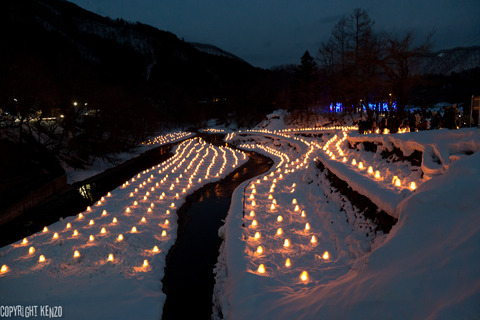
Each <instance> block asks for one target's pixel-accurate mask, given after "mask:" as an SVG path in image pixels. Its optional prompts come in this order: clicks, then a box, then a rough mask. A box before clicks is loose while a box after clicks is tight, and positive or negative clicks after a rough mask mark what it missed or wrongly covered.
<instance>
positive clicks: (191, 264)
mask: <svg viewBox="0 0 480 320" xmlns="http://www.w3.org/2000/svg"><path fill="white" fill-rule="evenodd" d="M249 156H250V160H249V161H248V162H247V163H246V164H245V165H244V166H242V167H240V168H239V169H237V170H235V171H234V172H233V173H232V174H230V175H229V176H228V177H226V178H225V179H223V180H221V181H219V182H217V183H212V184H209V185H206V186H205V187H203V188H202V189H200V190H198V191H196V192H195V193H194V194H192V195H190V196H188V197H187V199H186V202H185V205H183V206H182V207H180V208H179V210H178V211H177V214H178V216H179V221H178V223H179V228H178V236H177V241H176V243H175V245H174V246H173V247H172V249H171V250H170V251H169V253H168V255H167V263H166V267H165V276H164V279H163V291H164V292H165V294H166V295H167V300H166V302H165V306H164V309H163V318H162V319H164V320H167V319H210V318H211V315H212V306H213V304H212V295H213V286H214V284H215V280H214V274H213V268H214V266H215V264H216V262H217V257H218V253H219V252H218V251H219V248H220V245H221V243H222V239H221V238H220V237H218V229H219V228H220V226H222V225H223V224H224V223H223V221H222V219H225V218H226V216H227V213H228V210H229V208H230V202H231V197H232V193H233V191H234V190H235V188H236V187H237V186H238V185H239V184H240V183H242V182H243V181H245V180H248V179H251V178H253V177H255V176H257V175H260V174H262V173H264V172H266V171H268V170H269V169H270V167H271V166H272V164H273V162H272V160H271V159H269V158H266V157H263V156H261V155H258V154H255V153H249Z"/></svg>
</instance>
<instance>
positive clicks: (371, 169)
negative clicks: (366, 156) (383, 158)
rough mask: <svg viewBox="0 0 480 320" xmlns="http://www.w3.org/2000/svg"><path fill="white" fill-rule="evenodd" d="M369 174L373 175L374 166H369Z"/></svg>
mask: <svg viewBox="0 0 480 320" xmlns="http://www.w3.org/2000/svg"><path fill="white" fill-rule="evenodd" d="M367 172H368V174H373V168H372V166H369V167H368V170H367Z"/></svg>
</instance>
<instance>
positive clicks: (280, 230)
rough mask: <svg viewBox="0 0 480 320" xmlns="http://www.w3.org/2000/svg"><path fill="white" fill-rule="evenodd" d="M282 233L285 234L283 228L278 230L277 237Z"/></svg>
mask: <svg viewBox="0 0 480 320" xmlns="http://www.w3.org/2000/svg"><path fill="white" fill-rule="evenodd" d="M282 233H283V230H282V228H278V229H277V236H279V235H281V234H282Z"/></svg>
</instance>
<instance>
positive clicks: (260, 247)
mask: <svg viewBox="0 0 480 320" xmlns="http://www.w3.org/2000/svg"><path fill="white" fill-rule="evenodd" d="M257 253H258V254H262V253H263V248H262V246H258V248H257Z"/></svg>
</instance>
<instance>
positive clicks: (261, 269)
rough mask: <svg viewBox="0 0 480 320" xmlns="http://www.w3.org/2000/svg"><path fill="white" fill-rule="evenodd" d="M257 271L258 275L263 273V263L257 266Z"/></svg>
mask: <svg viewBox="0 0 480 320" xmlns="http://www.w3.org/2000/svg"><path fill="white" fill-rule="evenodd" d="M257 271H258V273H265V266H264V265H263V263H262V264H261V265H259V266H258V270H257Z"/></svg>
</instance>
